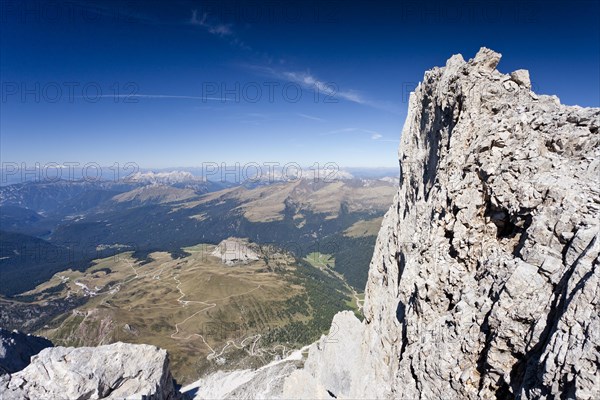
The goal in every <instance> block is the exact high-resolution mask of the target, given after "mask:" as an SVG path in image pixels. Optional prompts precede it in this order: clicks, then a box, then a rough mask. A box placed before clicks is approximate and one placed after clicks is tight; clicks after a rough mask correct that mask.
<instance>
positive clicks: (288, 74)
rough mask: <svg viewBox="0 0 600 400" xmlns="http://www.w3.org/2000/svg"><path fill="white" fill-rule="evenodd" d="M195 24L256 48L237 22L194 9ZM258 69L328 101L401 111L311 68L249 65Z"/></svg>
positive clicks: (248, 47)
mask: <svg viewBox="0 0 600 400" xmlns="http://www.w3.org/2000/svg"><path fill="white" fill-rule="evenodd" d="M190 23H191V24H192V25H196V26H200V27H202V28H203V29H205V30H206V31H208V32H209V33H211V34H213V35H216V36H219V37H221V38H225V39H228V40H229V43H230V44H231V45H234V46H238V47H240V48H243V49H245V50H249V51H253V49H252V47H250V46H248V45H247V44H246V43H245V42H243V41H242V40H241V39H240V38H239V36H238V35H237V34H236V32H235V31H234V29H233V24H227V23H223V22H221V21H220V20H219V19H218V18H216V17H212V16H210V15H208V13H203V14H202V16H201V17H200V18H199V17H198V10H193V11H192V18H191V20H190ZM262 57H263V58H265V59H267V60H269V62H268V65H270V64H271V63H272V60H273V59H274V57H272V56H271V55H269V54H266V53H262ZM279 63H280V64H285V61H284V60H282V59H279ZM248 67H250V68H251V69H253V70H255V71H256V72H259V73H262V74H266V75H267V76H271V77H274V78H277V79H280V80H285V81H289V82H292V83H295V84H298V85H300V86H301V87H302V88H304V89H307V90H312V91H314V92H315V93H316V94H318V95H319V96H323V101H324V102H336V101H338V100H345V101H349V102H352V103H356V104H360V105H364V106H367V107H371V108H376V109H379V110H383V111H388V112H391V113H393V114H397V115H400V114H401V113H400V108H399V107H398V104H393V103H390V102H383V101H377V100H373V99H370V98H368V97H367V96H365V95H364V94H362V93H360V92H359V91H357V90H353V89H344V90H341V89H340V88H339V85H338V84H337V83H336V82H335V81H325V80H322V79H319V78H317V77H316V76H314V75H313V74H311V73H310V72H301V71H291V70H281V68H282V67H281V66H280V67H279V68H278V69H274V68H271V67H269V66H260V65H250V66H248Z"/></svg>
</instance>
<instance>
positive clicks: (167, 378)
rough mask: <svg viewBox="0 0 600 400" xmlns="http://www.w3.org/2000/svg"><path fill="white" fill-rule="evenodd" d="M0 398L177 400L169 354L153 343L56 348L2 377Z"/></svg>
mask: <svg viewBox="0 0 600 400" xmlns="http://www.w3.org/2000/svg"><path fill="white" fill-rule="evenodd" d="M0 398H2V399H5V400H12V399H15V400H16V399H48V400H52V399H80V400H83V399H124V398H127V399H140V400H141V399H145V400H171V399H173V400H174V399H179V398H180V395H179V393H178V392H177V391H176V389H175V386H174V383H173V378H172V376H171V373H170V371H169V360H168V357H167V352H166V351H165V350H161V349H159V348H157V347H154V346H149V345H132V344H125V343H114V344H111V345H108V346H99V347H80V348H73V347H53V348H48V349H44V350H42V351H41V352H40V353H39V354H38V355H36V356H34V357H33V358H32V360H31V364H30V365H29V366H28V367H27V368H25V369H24V370H22V371H20V372H17V373H15V374H12V375H3V376H1V377H0Z"/></svg>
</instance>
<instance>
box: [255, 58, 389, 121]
mask: <svg viewBox="0 0 600 400" xmlns="http://www.w3.org/2000/svg"><path fill="white" fill-rule="evenodd" d="M245 67H246V68H248V69H251V70H253V71H254V72H255V73H258V74H260V75H265V76H269V77H272V78H275V79H280V80H284V81H288V82H291V83H295V84H297V85H299V86H300V87H302V88H304V89H307V90H312V91H314V92H316V93H317V94H318V95H319V96H322V97H321V98H322V100H323V101H324V102H328V101H329V102H336V101H339V100H345V101H349V102H352V103H356V104H360V105H363V106H367V107H371V108H376V109H379V110H384V111H388V112H391V113H393V114H398V115H400V108H399V107H398V105H396V104H393V103H389V102H383V101H377V100H373V99H370V98H368V97H367V96H365V95H364V94H362V93H361V92H359V91H357V90H353V89H347V90H341V89H340V88H339V85H338V84H337V83H336V82H334V81H325V80H322V79H319V78H317V77H316V76H314V75H313V74H311V73H309V72H298V71H282V70H279V69H275V68H272V67H269V66H261V65H245Z"/></svg>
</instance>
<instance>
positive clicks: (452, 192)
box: [199, 48, 600, 400]
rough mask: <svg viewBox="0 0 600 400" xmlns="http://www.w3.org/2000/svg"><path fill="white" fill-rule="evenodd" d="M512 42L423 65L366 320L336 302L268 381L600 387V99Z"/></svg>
mask: <svg viewBox="0 0 600 400" xmlns="http://www.w3.org/2000/svg"><path fill="white" fill-rule="evenodd" d="M500 58H501V55H500V54H499V53H497V52H494V51H492V50H489V49H486V48H482V49H481V50H480V51H479V52H478V53H477V55H476V56H475V58H474V59H471V60H469V61H465V60H464V59H463V57H462V56H460V55H455V56H453V57H451V58H450V59H449V60H448V61H447V63H446V66H445V67H443V68H434V69H432V70H430V71H428V72H426V73H425V76H424V78H423V81H422V83H420V84H419V86H418V87H417V88H416V90H415V91H414V93H412V94H411V97H410V103H409V110H408V116H407V120H406V123H405V125H404V128H403V131H402V139H401V145H400V150H399V159H400V167H401V176H400V185H399V189H398V192H397V194H396V196H395V199H394V202H393V204H392V206H391V208H390V209H389V211H388V212H387V214H386V216H385V218H384V220H383V224H382V227H381V230H380V232H379V236H378V239H377V245H376V248H375V252H374V254H373V259H372V261H371V265H370V272H369V279H368V283H367V287H366V299H365V305H364V315H365V320H364V322H362V323H361V322H359V321H358V320H357V319H356V318H355V316H354V315H353V314H352V313H348V312H345V313H342V314H338V315H337V316H336V317H335V319H334V321H333V324H332V328H331V331H330V333H329V335H327V336H324V337H322V338H321V340H320V341H319V342H318V343H315V344H314V345H313V346H312V347H311V348H310V351H309V355H308V358H307V360H306V362H305V365H304V368H303V369H299V370H295V371H293V372H292V373H291V374H289V376H288V377H287V378H286V380H285V382H284V384H283V385H281V386H282V389H281V391H273V392H271V393H270V395H271V397H273V398H323V399H326V398H338V399H341V398H346V399H357V398H369V399H373V398H382V399H386V398H387V399H406V400H413V399H441V398H443V399H511V398H521V399H555V398H563V399H597V398H600V392H599V388H600V382H599V378H600V372H599V371H598V368H599V361H598V360H600V337H599V334H600V317H599V306H600V272H599V271H598V264H599V263H600V259H599V253H600V238H599V237H598V236H599V226H600V221H599V217H600V181H599V180H600V133H599V132H598V128H599V125H600V109H597V108H581V107H577V106H572V107H571V106H564V105H561V104H560V101H559V99H558V98H557V97H555V96H545V95H538V94H536V93H534V92H532V91H531V87H532V86H533V85H532V83H531V81H530V77H529V73H528V72H527V71H526V70H518V71H514V72H513V73H511V74H508V75H507V74H503V73H500V72H499V71H498V70H497V69H496V66H497V65H498V63H499V61H500ZM257 382H262V380H258V381H257ZM244 385H245V387H246V388H247V391H246V397H248V398H251V397H252V395H251V394H249V391H250V390H251V389H250V387H251V385H250V383H248V382H245V384H244ZM199 391H200V392H201V391H202V388H200V389H199ZM232 393H234V392H232ZM255 393H264V388H256V392H255ZM224 397H227V396H224Z"/></svg>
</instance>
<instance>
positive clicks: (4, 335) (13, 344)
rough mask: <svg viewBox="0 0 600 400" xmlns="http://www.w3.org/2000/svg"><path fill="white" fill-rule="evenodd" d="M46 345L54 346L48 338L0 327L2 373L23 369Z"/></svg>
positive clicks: (0, 372) (0, 370)
mask: <svg viewBox="0 0 600 400" xmlns="http://www.w3.org/2000/svg"><path fill="white" fill-rule="evenodd" d="M46 347H52V342H51V341H49V340H48V339H46V338H43V337H40V336H32V335H27V334H25V333H21V332H17V331H12V332H11V331H8V330H6V329H2V328H0V375H4V374H12V373H14V372H17V371H20V370H22V369H23V368H25V367H26V366H27V365H29V361H30V359H31V357H32V356H34V355H36V354H37V353H39V352H40V351H42V350H43V349H45V348H46Z"/></svg>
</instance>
